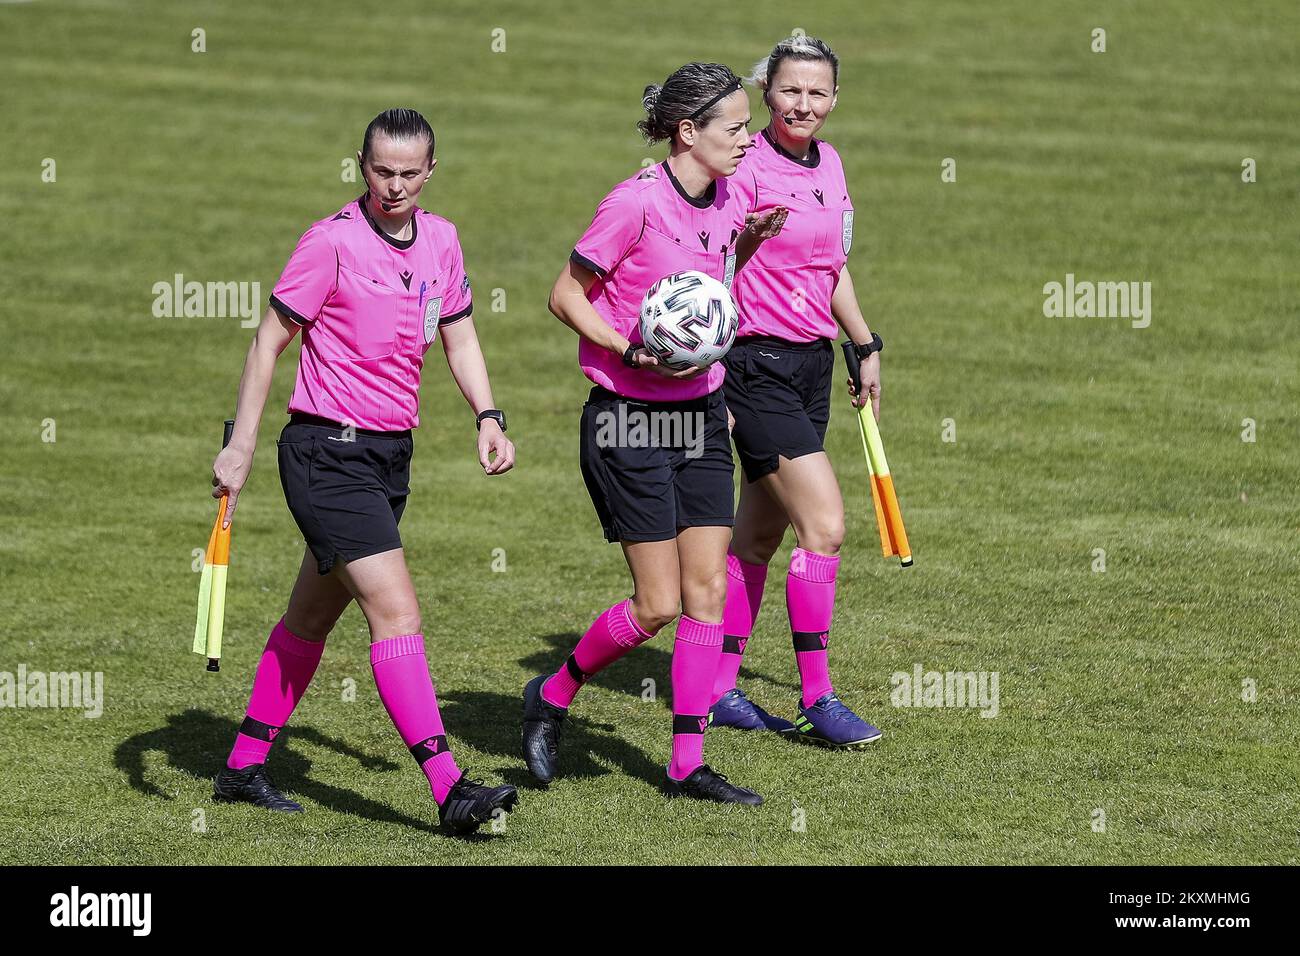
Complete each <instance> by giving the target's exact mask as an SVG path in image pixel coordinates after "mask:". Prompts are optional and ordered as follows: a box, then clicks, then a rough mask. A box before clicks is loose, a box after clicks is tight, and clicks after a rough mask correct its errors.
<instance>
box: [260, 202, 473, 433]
mask: <svg viewBox="0 0 1300 956" xmlns="http://www.w3.org/2000/svg"><path fill="white" fill-rule="evenodd" d="M271 305H272V306H273V307H274V308H275V309H276V311H278V312H279V313H280V314H281V315H283V316H284V317H285V318H287V319H290V320H291V321H293V322H296V323H297V324H298V325H300V326H302V330H303V331H302V353H301V358H300V359H299V361H298V377H297V380H296V382H295V384H294V389H293V397H292V398H290V399H289V411H290V412H305V413H307V414H310V415H319V416H320V417H322V418H328V419H330V420H331V421H336V422H342V423H345V424H352V425H355V426H357V427H358V428H370V429H375V430H378V431H403V430H405V429H408V428H415V427H416V426H417V425H419V424H420V416H419V389H420V369H421V368H423V367H424V353H425V351H426V350H427V349H428V348H429V346H430V345H432V344H433V341H434V339H435V338H436V337H437V334H438V329H439V327H440V326H443V325H448V324H450V323H452V322H455V321H457V320H459V319H463V318H465V317H466V316H468V315H469V314H470V312H471V311H472V309H473V303H472V300H471V297H470V287H469V276H467V275H466V274H465V263H464V258H463V256H462V254H461V250H460V241H459V240H458V239H457V237H456V227H455V226H453V225H452V224H451V223H450V222H448V221H447V220H446V219H443V218H442V217H441V216H435V215H434V214H433V213H430V212H425V211H424V210H423V209H418V208H417V209H416V210H415V216H414V218H413V220H412V222H411V237H410V238H409V239H403V240H397V239H393V238H392V237H391V236H388V235H386V234H384V233H383V232H382V231H381V230H380V229H379V227H378V226H377V225H376V224H375V222H374V221H373V219H372V218H371V216H370V213H369V211H368V210H367V209H366V197H365V196H362V197H361V198H360V199H356V200H354V201H352V202H350V203H348V204H347V205H346V206H344V207H343V208H342V209H340V210H339V211H338V212H337V213H335V214H334V215H333V216H330V217H329V218H327V219H322V220H321V221H320V222H317V223H315V224H313V225H312V227H311V228H310V229H308V230H307V231H306V232H305V233H303V235H302V238H301V239H299V240H298V246H297V248H295V249H294V251H293V255H291V256H290V257H289V262H288V264H286V265H285V267H284V272H283V273H281V275H280V281H279V282H277V283H276V284H275V289H274V291H273V292H272V293H271Z"/></svg>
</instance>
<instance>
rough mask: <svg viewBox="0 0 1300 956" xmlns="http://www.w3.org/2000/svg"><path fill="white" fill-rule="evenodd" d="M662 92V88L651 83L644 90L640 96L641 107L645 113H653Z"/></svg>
mask: <svg viewBox="0 0 1300 956" xmlns="http://www.w3.org/2000/svg"><path fill="white" fill-rule="evenodd" d="M663 91H664V88H663V87H662V86H660V85H659V84H658V83H651V84H650V85H649V86H647V87H646V88H645V92H644V93H642V94H641V105H642V106H643V107H645V111H646V112H647V113H650V114H653V113H654V111H655V107H656V106H658V105H659V94H660V93H662V92H663Z"/></svg>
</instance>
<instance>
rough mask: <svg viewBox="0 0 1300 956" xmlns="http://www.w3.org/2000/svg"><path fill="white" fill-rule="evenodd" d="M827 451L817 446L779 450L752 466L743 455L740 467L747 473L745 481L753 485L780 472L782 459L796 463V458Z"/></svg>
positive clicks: (823, 447) (754, 462) (823, 446)
mask: <svg viewBox="0 0 1300 956" xmlns="http://www.w3.org/2000/svg"><path fill="white" fill-rule="evenodd" d="M825 450H826V446H825V445H816V446H808V447H806V448H792V449H785V448H781V449H778V450H777V452H776V454H774V455H772V456H771V457H770V458H762V459H759V460H757V461H753V463H752V464H751V463H750V462H749V461H746V460H745V456H744V455H741V456H740V467H741V469H742V470H743V471H744V472H745V480H746V481H748V482H749V483H750V484H751V485H752V484H753V483H754V482H756V481H758V480H759V479H760V478H766V477H767V476H768V475H771V474H774V473H775V472H777V471H778V470H780V468H781V459H782V458H789V459H790V460H791V461H794V459H796V458H804V457H806V456H808V455H815V454H817V453H818V452H819V451H822V452H824V451H825Z"/></svg>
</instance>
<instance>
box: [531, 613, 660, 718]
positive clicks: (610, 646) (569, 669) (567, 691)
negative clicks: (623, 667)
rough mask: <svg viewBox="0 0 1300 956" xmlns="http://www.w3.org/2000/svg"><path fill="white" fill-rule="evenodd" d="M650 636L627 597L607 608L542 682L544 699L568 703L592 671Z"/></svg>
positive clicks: (565, 705)
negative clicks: (559, 666) (564, 659)
mask: <svg viewBox="0 0 1300 956" xmlns="http://www.w3.org/2000/svg"><path fill="white" fill-rule="evenodd" d="M652 637H654V635H653V634H650V633H648V632H647V631H646V630H645V629H644V628H643V627H641V625H640V624H638V623H637V620H636V615H634V614H633V613H632V602H631V600H630V599H629V600H627V601H623V602H622V603H620V604H615V605H614V606H613V607H611V608H607V609H606V610H605V612H604V613H603V614H601V615H600V617H598V618H596V620H595V621H593V622H592V625H591V627H589V628H587V633H586V634H584V635H582V640H580V641H578V646H577V647H575V648H574V649H573V653H572V654H570V655H569V659H568V660H566V661H565V662H564V666H563V667H561V668H560V669H559V670H558V671H556V672H555V673H554V674H552V675H551V677H550V679H548V680H547V681H546V683H545V684H543V685H542V697H543V699H545V700H546V701H547V703H550V704H554V705H555V706H556V707H568V706H569V705H570V704H572V703H573V698H574V697H575V696H576V695H577V693H578V688H580V687H581V686H582V685H583V684H585V683H586V682H587V681H588V680H589V679H590V678H591V676H592V675H593V674H596V673H598V672H599V671H602V670H604V669H605V668H606V667H608V666H609V665H610V664H612V663H614V662H615V661H616V660H618V659H619V658H620V657H622V656H623V655H624V654H626V653H627V652H628V651H630V650H632V648H634V647H636V646H637V645H638V644H644V643H645V642H646V641H648V640H650V638H652Z"/></svg>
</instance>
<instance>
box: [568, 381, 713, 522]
mask: <svg viewBox="0 0 1300 956" xmlns="http://www.w3.org/2000/svg"><path fill="white" fill-rule="evenodd" d="M581 457H582V478H583V480H584V481H585V482H586V483H587V492H588V494H590V495H591V503H592V504H593V505H595V506H596V514H597V515H598V516H599V517H600V524H601V528H602V529H604V532H605V539H606V540H607V541H668V540H671V539H672V538H675V537H677V533H678V531H679V530H680V529H682V528H694V527H704V526H715V527H724V528H730V527H731V526H732V525H733V524H735V514H736V509H735V486H734V484H733V476H734V473H735V465H734V463H733V462H732V459H731V442H730V441H728V440H727V405H726V402H725V401H724V399H723V397H722V389H718V390H717V391H715V392H712V393H711V394H709V395H704V396H702V397H700V398H696V399H690V400H688V401H682V402H645V401H640V400H638V399H632V398H623V397H622V396H620V395H616V394H614V393H613V392H611V391H609V390H608V389H604V388H601V387H600V386H596V387H595V388H593V389H592V390H591V394H590V395H589V396H588V397H587V402H586V404H585V405H583V407H582V453H581Z"/></svg>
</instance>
